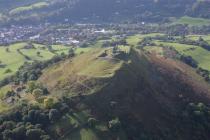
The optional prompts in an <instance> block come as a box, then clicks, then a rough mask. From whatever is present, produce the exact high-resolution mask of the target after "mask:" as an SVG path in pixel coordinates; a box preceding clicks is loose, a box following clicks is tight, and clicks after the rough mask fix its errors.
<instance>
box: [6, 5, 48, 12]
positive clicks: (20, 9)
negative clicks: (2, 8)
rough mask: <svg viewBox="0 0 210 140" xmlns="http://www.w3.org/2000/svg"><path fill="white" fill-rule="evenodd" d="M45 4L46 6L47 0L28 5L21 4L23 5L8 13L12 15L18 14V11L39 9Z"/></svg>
mask: <svg viewBox="0 0 210 140" xmlns="http://www.w3.org/2000/svg"><path fill="white" fill-rule="evenodd" d="M46 6H48V3H47V2H38V3H34V4H31V5H28V6H23V7H18V8H15V9H12V10H11V11H10V12H9V13H10V14H11V15H14V14H18V13H21V12H25V11H30V10H34V9H40V8H43V7H46Z"/></svg>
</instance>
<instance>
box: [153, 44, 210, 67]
mask: <svg viewBox="0 0 210 140" xmlns="http://www.w3.org/2000/svg"><path fill="white" fill-rule="evenodd" d="M155 43H156V44H157V45H160V44H163V45H164V46H171V47H173V48H174V49H176V50H177V51H178V52H179V53H181V54H184V55H186V56H191V57H192V58H193V59H194V60H195V61H197V62H198V65H199V67H201V68H203V69H206V70H210V51H207V50H205V49H203V48H201V47H199V46H193V45H186V44H179V43H167V42H161V41H155Z"/></svg>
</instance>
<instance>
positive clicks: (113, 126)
mask: <svg viewBox="0 0 210 140" xmlns="http://www.w3.org/2000/svg"><path fill="white" fill-rule="evenodd" d="M108 127H109V129H110V130H112V131H118V130H119V129H120V127H121V123H120V120H119V119H118V118H116V119H114V120H111V121H109V124H108Z"/></svg>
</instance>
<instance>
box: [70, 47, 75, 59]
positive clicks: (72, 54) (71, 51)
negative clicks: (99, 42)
mask: <svg viewBox="0 0 210 140" xmlns="http://www.w3.org/2000/svg"><path fill="white" fill-rule="evenodd" d="M68 56H69V57H74V56H75V53H74V50H73V49H72V48H71V49H69V54H68Z"/></svg>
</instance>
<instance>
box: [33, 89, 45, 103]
mask: <svg viewBox="0 0 210 140" xmlns="http://www.w3.org/2000/svg"><path fill="white" fill-rule="evenodd" d="M32 94H33V96H34V98H35V99H36V100H37V99H38V98H39V97H40V96H42V95H43V90H41V89H39V88H37V89H34V90H33V93H32Z"/></svg>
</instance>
